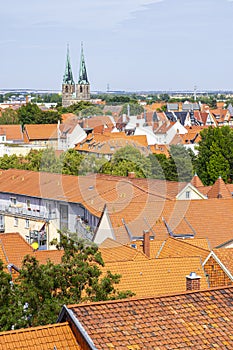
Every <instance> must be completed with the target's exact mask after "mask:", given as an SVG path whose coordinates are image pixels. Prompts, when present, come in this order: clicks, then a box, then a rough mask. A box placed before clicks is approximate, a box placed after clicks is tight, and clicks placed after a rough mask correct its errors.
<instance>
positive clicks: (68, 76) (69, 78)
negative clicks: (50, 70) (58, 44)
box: [63, 43, 74, 85]
mask: <svg viewBox="0 0 233 350" xmlns="http://www.w3.org/2000/svg"><path fill="white" fill-rule="evenodd" d="M63 84H71V85H73V84H74V79H73V73H72V69H71V64H70V50H69V43H67V50H66V68H65V74H64V76H63Z"/></svg>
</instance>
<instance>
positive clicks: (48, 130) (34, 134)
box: [24, 124, 57, 141]
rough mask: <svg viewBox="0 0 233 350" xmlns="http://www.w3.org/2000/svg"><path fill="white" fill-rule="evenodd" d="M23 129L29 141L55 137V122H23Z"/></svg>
mask: <svg viewBox="0 0 233 350" xmlns="http://www.w3.org/2000/svg"><path fill="white" fill-rule="evenodd" d="M24 130H25V131H24V132H25V134H26V135H27V138H28V140H29V141H33V140H49V139H57V124H25V126H24Z"/></svg>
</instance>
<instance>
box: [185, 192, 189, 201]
mask: <svg viewBox="0 0 233 350" xmlns="http://www.w3.org/2000/svg"><path fill="white" fill-rule="evenodd" d="M185 198H186V199H190V191H186V192H185Z"/></svg>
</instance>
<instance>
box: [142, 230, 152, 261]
mask: <svg viewBox="0 0 233 350" xmlns="http://www.w3.org/2000/svg"><path fill="white" fill-rule="evenodd" d="M143 253H144V254H145V255H146V256H148V258H149V257H150V231H143Z"/></svg>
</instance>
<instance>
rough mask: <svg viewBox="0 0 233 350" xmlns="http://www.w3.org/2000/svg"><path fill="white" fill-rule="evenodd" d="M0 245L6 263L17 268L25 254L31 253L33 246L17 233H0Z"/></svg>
mask: <svg viewBox="0 0 233 350" xmlns="http://www.w3.org/2000/svg"><path fill="white" fill-rule="evenodd" d="M0 245H1V247H2V249H3V251H4V253H5V257H6V260H7V262H8V264H9V263H10V264H14V265H15V266H17V267H18V268H20V267H21V265H22V260H23V258H24V257H25V255H27V254H29V255H32V254H33V248H32V247H31V246H30V244H28V243H27V242H26V241H25V239H24V238H23V237H22V236H21V235H20V234H19V233H3V234H1V235H0Z"/></svg>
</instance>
